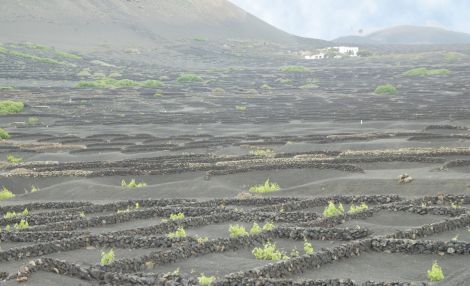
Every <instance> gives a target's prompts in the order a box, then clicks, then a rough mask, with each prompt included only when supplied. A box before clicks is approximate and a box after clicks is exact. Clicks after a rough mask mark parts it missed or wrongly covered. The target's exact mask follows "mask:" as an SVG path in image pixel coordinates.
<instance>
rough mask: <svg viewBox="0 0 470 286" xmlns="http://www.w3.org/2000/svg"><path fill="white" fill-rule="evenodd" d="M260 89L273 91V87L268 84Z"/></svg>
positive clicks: (264, 84)
mask: <svg viewBox="0 0 470 286" xmlns="http://www.w3.org/2000/svg"><path fill="white" fill-rule="evenodd" d="M260 88H261V89H272V87H271V86H270V85H269V84H267V83H263V85H262V86H260Z"/></svg>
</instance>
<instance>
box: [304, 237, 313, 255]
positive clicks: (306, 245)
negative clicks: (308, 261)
mask: <svg viewBox="0 0 470 286" xmlns="http://www.w3.org/2000/svg"><path fill="white" fill-rule="evenodd" d="M314 251H315V248H313V245H312V244H311V243H310V242H308V241H307V240H305V241H304V252H305V254H312V253H313V252H314Z"/></svg>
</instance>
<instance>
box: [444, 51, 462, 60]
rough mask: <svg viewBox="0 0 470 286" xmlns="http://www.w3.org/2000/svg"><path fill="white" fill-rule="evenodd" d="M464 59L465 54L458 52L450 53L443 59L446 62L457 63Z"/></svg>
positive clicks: (445, 54)
mask: <svg viewBox="0 0 470 286" xmlns="http://www.w3.org/2000/svg"><path fill="white" fill-rule="evenodd" d="M462 57H463V54H461V53H457V52H448V53H444V54H443V55H442V58H443V59H444V61H446V62H455V61H458V60H460V59H461V58H462Z"/></svg>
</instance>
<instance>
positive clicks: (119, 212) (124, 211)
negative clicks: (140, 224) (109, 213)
mask: <svg viewBox="0 0 470 286" xmlns="http://www.w3.org/2000/svg"><path fill="white" fill-rule="evenodd" d="M130 211H131V209H130V208H129V207H127V208H126V209H118V210H117V211H116V213H118V214H122V213H128V212H130Z"/></svg>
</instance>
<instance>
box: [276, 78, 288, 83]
mask: <svg viewBox="0 0 470 286" xmlns="http://www.w3.org/2000/svg"><path fill="white" fill-rule="evenodd" d="M276 82H277V83H280V84H290V83H292V80H291V79H288V78H278V79H276Z"/></svg>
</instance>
